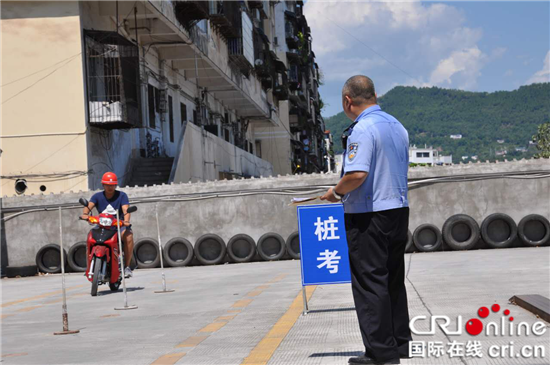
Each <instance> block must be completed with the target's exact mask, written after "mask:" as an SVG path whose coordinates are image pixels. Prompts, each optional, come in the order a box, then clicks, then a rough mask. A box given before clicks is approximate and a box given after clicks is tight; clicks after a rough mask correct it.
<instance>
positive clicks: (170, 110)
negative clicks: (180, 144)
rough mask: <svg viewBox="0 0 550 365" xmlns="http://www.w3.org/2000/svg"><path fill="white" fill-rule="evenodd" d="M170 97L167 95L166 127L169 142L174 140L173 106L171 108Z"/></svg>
mask: <svg viewBox="0 0 550 365" xmlns="http://www.w3.org/2000/svg"><path fill="white" fill-rule="evenodd" d="M172 103H173V102H172V97H171V96H170V95H168V128H169V131H170V142H174V108H172Z"/></svg>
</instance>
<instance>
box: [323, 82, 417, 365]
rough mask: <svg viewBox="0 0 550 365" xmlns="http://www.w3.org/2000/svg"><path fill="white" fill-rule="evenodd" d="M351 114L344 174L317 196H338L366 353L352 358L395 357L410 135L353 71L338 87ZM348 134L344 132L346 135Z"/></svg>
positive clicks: (405, 343) (404, 320) (400, 351)
mask: <svg viewBox="0 0 550 365" xmlns="http://www.w3.org/2000/svg"><path fill="white" fill-rule="evenodd" d="M342 106H343V109H344V113H345V114H346V116H347V117H348V118H349V119H350V120H352V121H353V124H351V126H350V128H348V130H347V131H346V133H344V134H345V135H344V136H343V144H344V146H343V147H344V148H345V152H344V159H343V161H344V162H343V166H342V178H341V179H340V181H339V182H338V184H337V185H336V186H335V187H334V188H331V189H329V190H328V192H327V193H326V194H325V195H323V196H322V197H321V199H322V200H328V201H330V202H338V201H340V200H341V201H342V202H343V204H344V213H345V223H346V236H347V241H348V246H349V258H350V268H351V282H352V291H353V299H354V301H355V310H356V311H357V317H358V320H359V327H360V329H361V336H362V338H363V343H364V345H365V354H364V356H360V357H353V358H350V359H349V363H350V364H399V359H400V358H406V357H408V356H409V341H411V340H412V337H411V332H410V329H409V312H408V305H407V292H406V289H405V258H404V254H405V245H406V243H407V233H408V226H409V202H408V198H407V170H408V165H409V152H408V148H409V136H408V133H407V131H406V129H405V128H404V127H403V125H402V124H401V123H400V122H399V121H398V120H397V119H395V118H394V117H392V116H391V115H389V114H387V113H385V112H383V111H382V110H381V109H380V107H379V106H378V105H377V101H376V94H375V91H374V84H373V82H372V80H371V79H370V78H368V77H366V76H361V75H358V76H353V77H351V78H350V79H349V80H347V81H346V83H345V85H344V87H343V90H342ZM346 134H347V137H346Z"/></svg>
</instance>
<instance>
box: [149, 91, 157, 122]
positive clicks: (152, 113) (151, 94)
mask: <svg viewBox="0 0 550 365" xmlns="http://www.w3.org/2000/svg"><path fill="white" fill-rule="evenodd" d="M147 100H148V104H149V105H148V106H149V108H148V109H149V127H151V128H156V127H157V125H156V122H155V88H154V87H153V86H152V85H148V87H147Z"/></svg>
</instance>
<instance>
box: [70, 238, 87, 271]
mask: <svg viewBox="0 0 550 365" xmlns="http://www.w3.org/2000/svg"><path fill="white" fill-rule="evenodd" d="M67 262H68V264H69V267H70V268H71V270H72V271H74V272H85V271H86V267H87V266H88V260H87V259H86V242H85V241H83V242H77V243H75V244H74V245H72V246H71V248H70V249H69V254H68V255H67Z"/></svg>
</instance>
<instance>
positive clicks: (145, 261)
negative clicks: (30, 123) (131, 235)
mask: <svg viewBox="0 0 550 365" xmlns="http://www.w3.org/2000/svg"><path fill="white" fill-rule="evenodd" d="M134 257H135V258H136V262H137V267H138V268H140V269H153V268H155V267H159V266H160V250H159V243H158V242H157V240H155V239H153V238H147V237H145V238H140V239H139V240H138V241H137V242H136V244H135V246H134Z"/></svg>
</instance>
